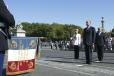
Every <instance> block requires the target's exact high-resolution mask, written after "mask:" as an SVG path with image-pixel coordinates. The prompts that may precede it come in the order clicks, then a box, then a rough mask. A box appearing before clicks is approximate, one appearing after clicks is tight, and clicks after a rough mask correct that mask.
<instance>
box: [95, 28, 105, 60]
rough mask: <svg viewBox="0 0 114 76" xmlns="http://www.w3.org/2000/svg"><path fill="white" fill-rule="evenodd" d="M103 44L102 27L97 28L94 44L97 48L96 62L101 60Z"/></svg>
mask: <svg viewBox="0 0 114 76" xmlns="http://www.w3.org/2000/svg"><path fill="white" fill-rule="evenodd" d="M104 44H105V35H104V33H103V32H102V29H101V28H98V31H97V33H96V39H95V46H96V49H97V56H98V60H99V61H96V62H101V61H102V60H103V51H104Z"/></svg>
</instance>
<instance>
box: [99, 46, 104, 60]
mask: <svg viewBox="0 0 114 76" xmlns="http://www.w3.org/2000/svg"><path fill="white" fill-rule="evenodd" d="M103 51H104V47H103V46H102V45H101V46H99V45H97V56H98V60H99V61H102V60H103V55H104V53H103Z"/></svg>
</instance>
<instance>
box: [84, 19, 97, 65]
mask: <svg viewBox="0 0 114 76" xmlns="http://www.w3.org/2000/svg"><path fill="white" fill-rule="evenodd" d="M90 25H91V21H86V26H87V27H86V28H85V29H84V31H83V43H84V46H85V56H86V64H91V62H92V49H93V46H94V43H95V36H96V32H95V28H94V27H92V26H90Z"/></svg>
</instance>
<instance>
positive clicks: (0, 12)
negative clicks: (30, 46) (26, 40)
mask: <svg viewBox="0 0 114 76" xmlns="http://www.w3.org/2000/svg"><path fill="white" fill-rule="evenodd" d="M9 27H15V20H14V17H13V15H12V14H11V13H10V12H9V10H8V9H7V7H6V5H5V3H4V1H3V0H0V76H2V72H3V63H4V57H5V51H6V50H8V41H7V39H10V38H11V36H10V34H9Z"/></svg>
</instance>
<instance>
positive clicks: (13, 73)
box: [6, 69, 34, 75]
mask: <svg viewBox="0 0 114 76" xmlns="http://www.w3.org/2000/svg"><path fill="white" fill-rule="evenodd" d="M33 71H34V69H29V70H25V71H19V72H7V73H6V74H7V75H17V74H23V73H29V72H33Z"/></svg>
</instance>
